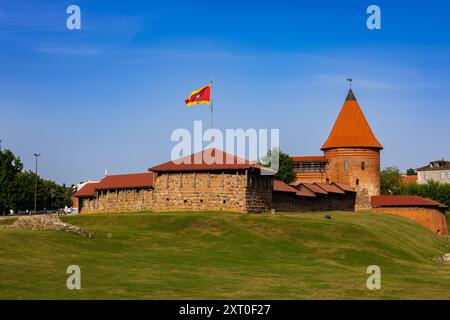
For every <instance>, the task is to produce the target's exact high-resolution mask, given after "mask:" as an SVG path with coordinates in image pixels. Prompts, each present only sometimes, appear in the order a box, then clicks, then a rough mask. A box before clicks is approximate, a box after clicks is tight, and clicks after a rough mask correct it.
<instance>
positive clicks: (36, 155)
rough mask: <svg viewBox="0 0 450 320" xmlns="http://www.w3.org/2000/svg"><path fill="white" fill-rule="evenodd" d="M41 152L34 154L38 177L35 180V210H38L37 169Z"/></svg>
mask: <svg viewBox="0 0 450 320" xmlns="http://www.w3.org/2000/svg"><path fill="white" fill-rule="evenodd" d="M40 155H41V154H40V153H35V154H34V156H35V158H36V171H35V173H36V179H35V181H34V212H35V213H36V211H37V182H38V175H37V169H38V157H39V156H40Z"/></svg>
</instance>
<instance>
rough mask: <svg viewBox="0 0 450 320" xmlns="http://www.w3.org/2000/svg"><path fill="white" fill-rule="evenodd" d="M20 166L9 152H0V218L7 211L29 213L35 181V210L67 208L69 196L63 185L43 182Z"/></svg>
mask: <svg viewBox="0 0 450 320" xmlns="http://www.w3.org/2000/svg"><path fill="white" fill-rule="evenodd" d="M22 170H23V164H22V162H21V161H20V159H19V158H18V157H16V156H15V155H14V154H13V153H12V151H10V150H0V214H5V213H6V212H7V210H10V209H13V210H14V211H19V210H23V211H25V210H31V209H32V208H33V207H34V185H35V181H36V178H37V200H38V201H37V209H38V210H40V209H44V208H46V209H58V208H62V207H64V206H70V205H71V198H70V196H71V194H70V190H68V189H67V188H66V187H65V186H64V185H63V186H61V185H59V184H57V183H56V182H54V181H50V180H44V179H42V178H40V177H39V176H37V177H36V174H35V173H34V172H31V171H22Z"/></svg>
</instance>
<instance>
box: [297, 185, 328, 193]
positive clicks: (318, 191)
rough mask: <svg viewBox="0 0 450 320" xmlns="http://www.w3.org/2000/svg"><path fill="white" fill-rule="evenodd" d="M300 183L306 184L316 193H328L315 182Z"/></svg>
mask: <svg viewBox="0 0 450 320" xmlns="http://www.w3.org/2000/svg"><path fill="white" fill-rule="evenodd" d="M300 185H303V186H305V187H306V188H308V189H309V190H311V191H312V192H314V193H320V194H328V192H326V191H325V190H323V189H322V188H320V187H319V186H317V185H315V184H314V183H306V182H302V183H300Z"/></svg>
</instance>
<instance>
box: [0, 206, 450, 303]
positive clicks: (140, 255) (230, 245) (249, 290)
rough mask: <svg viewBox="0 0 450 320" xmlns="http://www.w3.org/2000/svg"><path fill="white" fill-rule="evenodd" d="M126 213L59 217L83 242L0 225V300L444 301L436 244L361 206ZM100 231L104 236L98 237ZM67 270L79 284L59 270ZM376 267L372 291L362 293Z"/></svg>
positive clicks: (449, 284) (449, 268)
mask: <svg viewBox="0 0 450 320" xmlns="http://www.w3.org/2000/svg"><path fill="white" fill-rule="evenodd" d="M324 215H325V213H307V214H305V213H302V214H281V213H277V214H275V215H270V214H233V213H134V214H129V213H128V214H99V215H83V216H72V217H64V218H63V220H64V221H65V222H69V223H72V224H75V225H78V226H80V227H82V228H84V229H86V230H89V231H94V232H96V233H97V237H96V238H94V239H87V238H83V237H80V236H77V235H74V234H69V233H66V232H63V231H27V230H13V229H8V228H5V227H4V225H5V224H8V223H11V220H10V219H6V220H0V276H1V281H0V298H1V299H24V298H26V299H130V298H132V299H208V298H209V299H334V298H338V299H380V298H381V299H413V298H418V299H450V265H439V264H436V263H434V262H433V261H432V258H433V257H434V256H437V255H442V254H444V253H446V252H450V249H449V248H448V242H447V240H446V239H444V238H441V237H439V236H437V235H435V234H433V233H432V232H430V231H428V230H426V229H424V228H422V227H421V226H419V225H416V224H415V223H413V222H410V221H408V220H406V219H404V218H401V217H397V216H391V215H384V214H370V213H344V212H332V213H331V215H332V219H331V220H327V219H325V218H324ZM108 232H111V233H112V235H113V237H112V238H107V237H106V234H107V233H108ZM69 265H79V266H80V268H81V283H82V284H81V285H82V289H81V290H68V289H67V287H66V279H67V277H68V275H67V274H66V268H67V266H69ZM369 265H379V266H380V268H381V273H382V280H381V290H377V291H370V290H368V289H367V288H366V280H367V277H368V276H369V275H368V274H366V269H367V267H368V266H369Z"/></svg>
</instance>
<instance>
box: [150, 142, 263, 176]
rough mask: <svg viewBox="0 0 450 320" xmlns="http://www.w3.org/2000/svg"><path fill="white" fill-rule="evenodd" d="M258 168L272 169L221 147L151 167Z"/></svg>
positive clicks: (178, 168)
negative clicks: (227, 151) (220, 148)
mask: <svg viewBox="0 0 450 320" xmlns="http://www.w3.org/2000/svg"><path fill="white" fill-rule="evenodd" d="M246 169H258V170H267V171H271V170H270V169H269V168H266V167H263V166H261V165H259V164H257V163H254V162H252V161H248V160H246V159H242V158H239V157H237V156H235V155H232V154H229V153H226V152H223V151H222V150H219V149H215V148H213V149H207V150H202V151H200V152H197V153H194V154H191V155H189V156H186V157H183V158H179V159H177V160H174V161H168V162H165V163H163V164H160V165H157V166H154V167H151V168H149V169H148V170H149V171H154V172H167V171H175V172H179V171H218V170H246Z"/></svg>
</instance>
